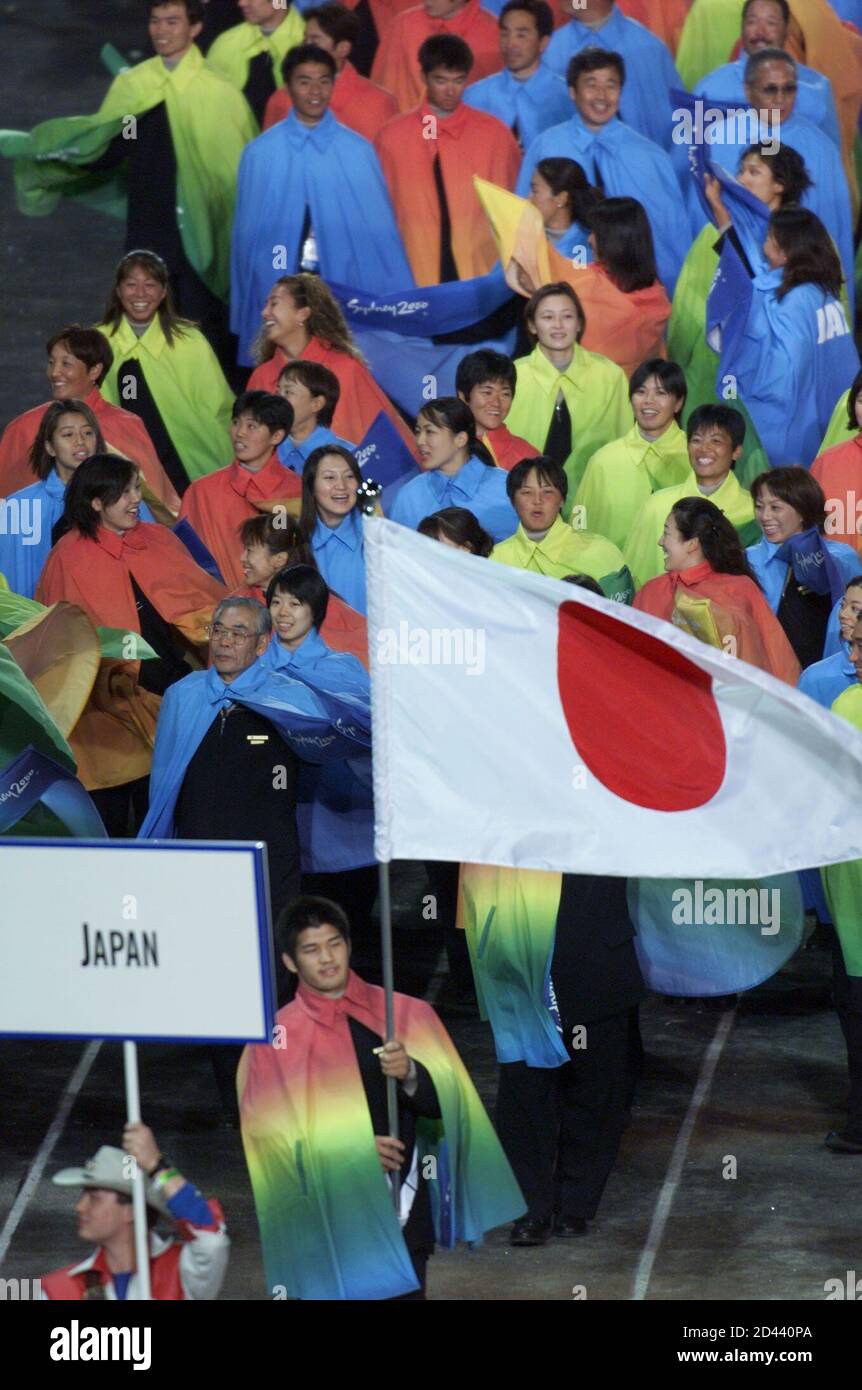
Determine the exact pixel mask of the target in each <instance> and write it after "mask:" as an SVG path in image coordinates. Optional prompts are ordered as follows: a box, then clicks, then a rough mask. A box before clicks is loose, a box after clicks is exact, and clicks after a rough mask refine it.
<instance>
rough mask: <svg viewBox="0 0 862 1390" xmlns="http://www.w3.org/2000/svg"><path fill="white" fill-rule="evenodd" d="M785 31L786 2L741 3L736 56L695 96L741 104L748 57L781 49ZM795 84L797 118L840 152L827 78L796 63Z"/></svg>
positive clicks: (704, 81) (706, 80)
mask: <svg viewBox="0 0 862 1390" xmlns="http://www.w3.org/2000/svg"><path fill="white" fill-rule="evenodd" d="M789 29H790V7H789V5H788V4H787V0H745V5H744V6H743V9H742V51H741V52H740V54H739V57H738V58H735V59H734V61H733V62H732V63H725V64H724V65H723V66H722V67H720V68H714V69H713V71H712V72H709V73H707V75H706V76H705V77H702V78H701V79H700V81H699V82H698V84H697V87H696V88H695V96H699V97H703V98H704V100H705V101H707V102H709V101H710V100H716V101H725V102H728V103H729V104H730V105H731V106H738V105H739V104H740V103H742V102H745V68H746V65H747V63H748V60H749V58H752V57H753V56H754V54H755V53H760V52H762V51H763V50H764V49H765V48H776V49H782V50H783V49H784V48H785V45H786V43H787V34H788V30H789ZM795 81H796V83H797V91H796V107H795V109H796V113H797V115H799V116H802V117H803V118H804V119H805V120H806V121H810V122H811V124H812V125H816V126H819V127H820V129H821V130H822V131H823V132H824V134H826V135H828V136H829V138H830V140H832V142H833V143H834V144H835V146H836V147H837V148H838V149H840V148H841V130H840V128H839V125H838V113H837V111H836V109H835V98H834V96H833V95H832V83H831V82H830V81H829V78H828V77H825V76H824V74H823V73H822V72H817V71H816V69H815V68H809V67H806V66H805V64H804V63H797V64H796V78H795ZM773 104H775V103H773Z"/></svg>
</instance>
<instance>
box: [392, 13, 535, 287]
mask: <svg viewBox="0 0 862 1390" xmlns="http://www.w3.org/2000/svg"><path fill="white" fill-rule="evenodd" d="M423 13H424V11H423ZM429 130H431V131H436V138H435V139H429V138H428V132H429ZM375 145H376V148H377V153H378V155H379V156H380V163H381V165H382V166H383V173H384V175H385V176H386V182H387V184H388V186H389V194H390V197H391V198H392V205H393V207H394V208H395V216H396V219H397V221H398V226H399V229H400V231H401V238H402V240H403V242H404V247H405V250H406V252H407V257H408V260H409V261H410V268H411V270H412V271H413V275H414V278H415V280H416V283H417V285H437V284H439V283H440V202H439V199H438V197H437V188H436V184H435V182H434V170H433V162H434V158H435V156H439V160H440V171H441V173H442V176H443V183H444V186H445V189H446V202H447V205H448V208H449V219H450V222H451V227H452V252H453V255H454V257H455V264H456V265H457V267H458V273H459V275H460V277H461V279H462V280H470V279H472V278H473V277H474V276H477V275H487V273H488V271H489V270H491V268H492V266H494V265H495V264H496V261H497V244H496V242H495V240H494V234H493V232H492V230H491V226H490V223H489V222H488V219H487V217H486V216H485V213H484V210H483V208H482V204H481V203H480V202H479V199H478V197H477V196H476V190H475V188H474V186H473V175H474V174H478V175H479V177H480V178H483V179H487V180H488V181H489V182H490V183H493V184H497V185H498V186H499V187H501V188H508V189H513V188H514V187H515V180H516V179H517V177H518V168H519V167H520V163H521V151H520V150H519V148H518V144H517V141H516V140H515V137H514V135H513V134H512V132H511V130H509V128H508V126H505V125H504V124H503V122H502V121H498V120H497V118H496V116H489V115H487V114H486V113H485V112H484V111H474V110H473V108H472V107H470V106H467V105H465V104H464V103H463V102H462V104H461V105H460V106H459V107H458V109H457V110H456V111H454V112H453V114H452V115H451V116H447V117H446V118H445V120H444V119H438V118H436V117H435V116H434V114H433V112H432V111H431V108H430V107H429V106H428V105H426V104H423V105H421V106H417V107H416V108H415V110H413V111H408V112H406V113H405V114H404V115H403V116H396V118H395V120H394V121H390V122H389V124H388V125H387V126H385V127H384V129H383V130H381V132H380V134H379V135H378V137H377V139H376V141H375Z"/></svg>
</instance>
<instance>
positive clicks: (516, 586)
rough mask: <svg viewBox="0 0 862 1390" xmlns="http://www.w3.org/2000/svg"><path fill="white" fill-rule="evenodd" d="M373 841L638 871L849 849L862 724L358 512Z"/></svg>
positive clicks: (664, 629) (537, 581) (643, 618)
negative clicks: (364, 582)
mask: <svg viewBox="0 0 862 1390" xmlns="http://www.w3.org/2000/svg"><path fill="white" fill-rule="evenodd" d="M364 526H365V546H366V556H367V562H368V614H369V648H370V655H371V694H372V718H373V738H374V801H375V848H376V853H377V857H378V859H379V860H380V861H381V862H385V861H388V860H391V859H442V860H451V861H463V862H471V863H479V864H501V865H511V866H514V867H518V868H530V869H549V870H562V871H564V872H571V873H595V874H618V875H628V876H632V877H651V876H655V877H668V878H677V877H683V876H692V875H696V876H698V877H701V878H761V877H764V876H766V875H770V874H779V873H784V872H787V871H790V870H794V869H799V868H805V867H809V866H812V865H820V864H831V863H835V862H839V861H842V860H846V859H855V858H862V736H860V735H859V734H858V733H857V732H856V731H855V730H854V729H853V728H852V727H850V726H849V725H848V724H847V723H846V722H845V721H844V720H841V719H838V718H836V717H835V716H834V715H832V714H830V713H829V712H828V711H827V710H824V709H821V708H820V706H818V705H816V704H815V703H814V701H812V700H810V699H809V698H808V697H807V696H805V695H801V694H799V692H798V691H796V690H794V689H792V688H791V687H789V686H787V685H785V684H784V683H783V682H781V681H778V680H776V679H774V678H773V677H772V676H769V675H766V674H765V673H764V672H762V671H759V670H758V669H757V668H756V667H754V666H750V665H748V663H747V662H743V661H739V660H737V659H736V658H735V657H731V656H727V655H725V654H724V653H723V652H722V651H720V650H718V649H717V648H714V647H710V646H707V645H706V644H704V643H701V642H699V641H697V640H696V639H695V638H693V637H690V636H688V635H687V634H685V633H683V632H681V631H680V630H679V629H677V628H676V627H673V626H672V625H671V624H670V623H666V622H663V621H662V620H661V619H658V618H654V617H652V616H650V615H649V614H645V613H639V612H635V611H634V610H633V609H631V608H627V607H625V606H623V605H621V604H617V603H613V602H611V601H609V600H607V599H604V598H599V597H598V596H596V595H594V594H592V593H590V592H589V591H588V590H586V589H582V588H580V587H579V586H577V585H571V584H564V583H563V582H562V581H558V580H554V579H547V578H545V577H544V576H542V575H538V574H531V573H529V572H527V571H524V570H516V569H511V568H509V567H508V566H504V565H496V564H493V563H490V562H489V561H487V560H483V559H481V558H479V557H478V556H473V555H469V554H467V553H465V552H463V551H458V550H456V549H454V548H453V547H450V546H447V545H443V544H441V543H440V542H438V541H433V540H430V539H429V538H427V537H425V536H420V535H418V534H417V533H416V532H414V531H411V530H409V529H408V528H407V527H403V526H398V525H396V524H395V523H393V522H390V521H385V520H383V519H382V518H367V519H366V520H365V523H364Z"/></svg>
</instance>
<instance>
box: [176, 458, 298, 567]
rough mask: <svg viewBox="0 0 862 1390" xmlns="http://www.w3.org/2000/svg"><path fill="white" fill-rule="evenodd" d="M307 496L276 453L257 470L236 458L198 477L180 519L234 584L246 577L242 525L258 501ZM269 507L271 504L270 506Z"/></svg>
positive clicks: (186, 493)
mask: <svg viewBox="0 0 862 1390" xmlns="http://www.w3.org/2000/svg"><path fill="white" fill-rule="evenodd" d="M301 496H302V483H301V481H300V479H299V478H298V477H297V475H296V474H295V473H293V472H292V471H291V470H290V469H289V468H285V467H284V465H283V464H281V463H279V461H278V455H277V454H272V455H271V456H270V458H269V459H268V460H267V462H266V463H265V464H264V466H263V468H261V470H260V472H258V473H249V471H248V469H246V468H243V467H242V466H241V465H240V464H239V463H237V461H236V460H234V462H233V463H231V464H228V466H227V468H220V469H219V470H218V472H216V473H208V474H207V476H206V477H205V478H198V479H197V480H196V481H195V482H193V483H192V484H191V486H190V487H189V488H188V489H187V490H186V492H185V493H184V495H183V506H182V511H181V512H180V517H181V519H185V520H187V521H188V522H189V523H190V525H191V526H193V527H194V530H195V531H196V532H197V534H198V535H199V536H200V538H201V540H202V541H203V543H204V545H205V546H206V547H207V549H208V550H209V551H210V553H211V554H212V556H213V557H214V559H215V561H216V564H217V565H218V567H219V569H220V570H221V573H222V576H223V578H224V581H225V583H226V584H227V585H228V587H229V588H233V586H234V585H235V584H241V583H242V579H243V573H242V567H241V565H240V559H241V556H242V541H241V540H240V538H239V534H238V532H239V528H240V526H241V525H242V523H243V522H244V521H247V520H248V518H249V517H251V516H256V515H257V514H258V512H259V511H260V510H261V508H260V506H259V505H258V504H259V503H264V502H269V503H274V502H276V503H277V502H285V503H286V502H287V499H288V498H292V497H301ZM266 510H269V507H267V508H266Z"/></svg>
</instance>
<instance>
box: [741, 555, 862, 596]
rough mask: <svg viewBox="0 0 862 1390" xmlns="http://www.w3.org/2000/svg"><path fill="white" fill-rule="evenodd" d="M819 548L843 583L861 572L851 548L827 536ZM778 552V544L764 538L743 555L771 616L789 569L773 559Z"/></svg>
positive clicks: (784, 563)
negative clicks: (834, 567) (822, 550)
mask: <svg viewBox="0 0 862 1390" xmlns="http://www.w3.org/2000/svg"><path fill="white" fill-rule="evenodd" d="M822 544H823V547H824V549H826V550H828V551H829V554H830V555H831V556H832V559H833V560H834V561H835V563H836V565H837V566H838V568H839V570H840V571H841V577H842V578H843V580H844V582H845V583H846V582H847V580H848V579H852V578H853V576H854V575H856V574H858V573H859V571H860V569H862V564H860V561H859V556H858V555H857V554H856V551H855V550H854V549H853V548H852V547H851V546H849V545H844V543H843V541H831V540H830V539H829V537H828V536H823V537H822ZM780 548H781V545H780V543H778V542H776V541H768V540H767V539H766V537H765V536H764V537H763V539H762V540H760V541H758V542H757V545H750V546H749V547H748V548H747V550H746V552H745V553H746V556H747V557H748V563H749V564H750V565H751V568H752V569H753V570H754V573H755V574H756V575H757V578H758V579H759V580H760V585H761V588H762V589H763V595H764V598H765V599H766V602H767V603H768V604H769V606H770V608H771V609H772V611H773V613H777V612H778V605H779V604H780V602H781V595H782V594H783V593H784V581H785V580H786V578H787V571H788V568H789V566H788V564H787V561H786V560H778V559H776V556H777V554H778V551H779V550H780Z"/></svg>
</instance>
